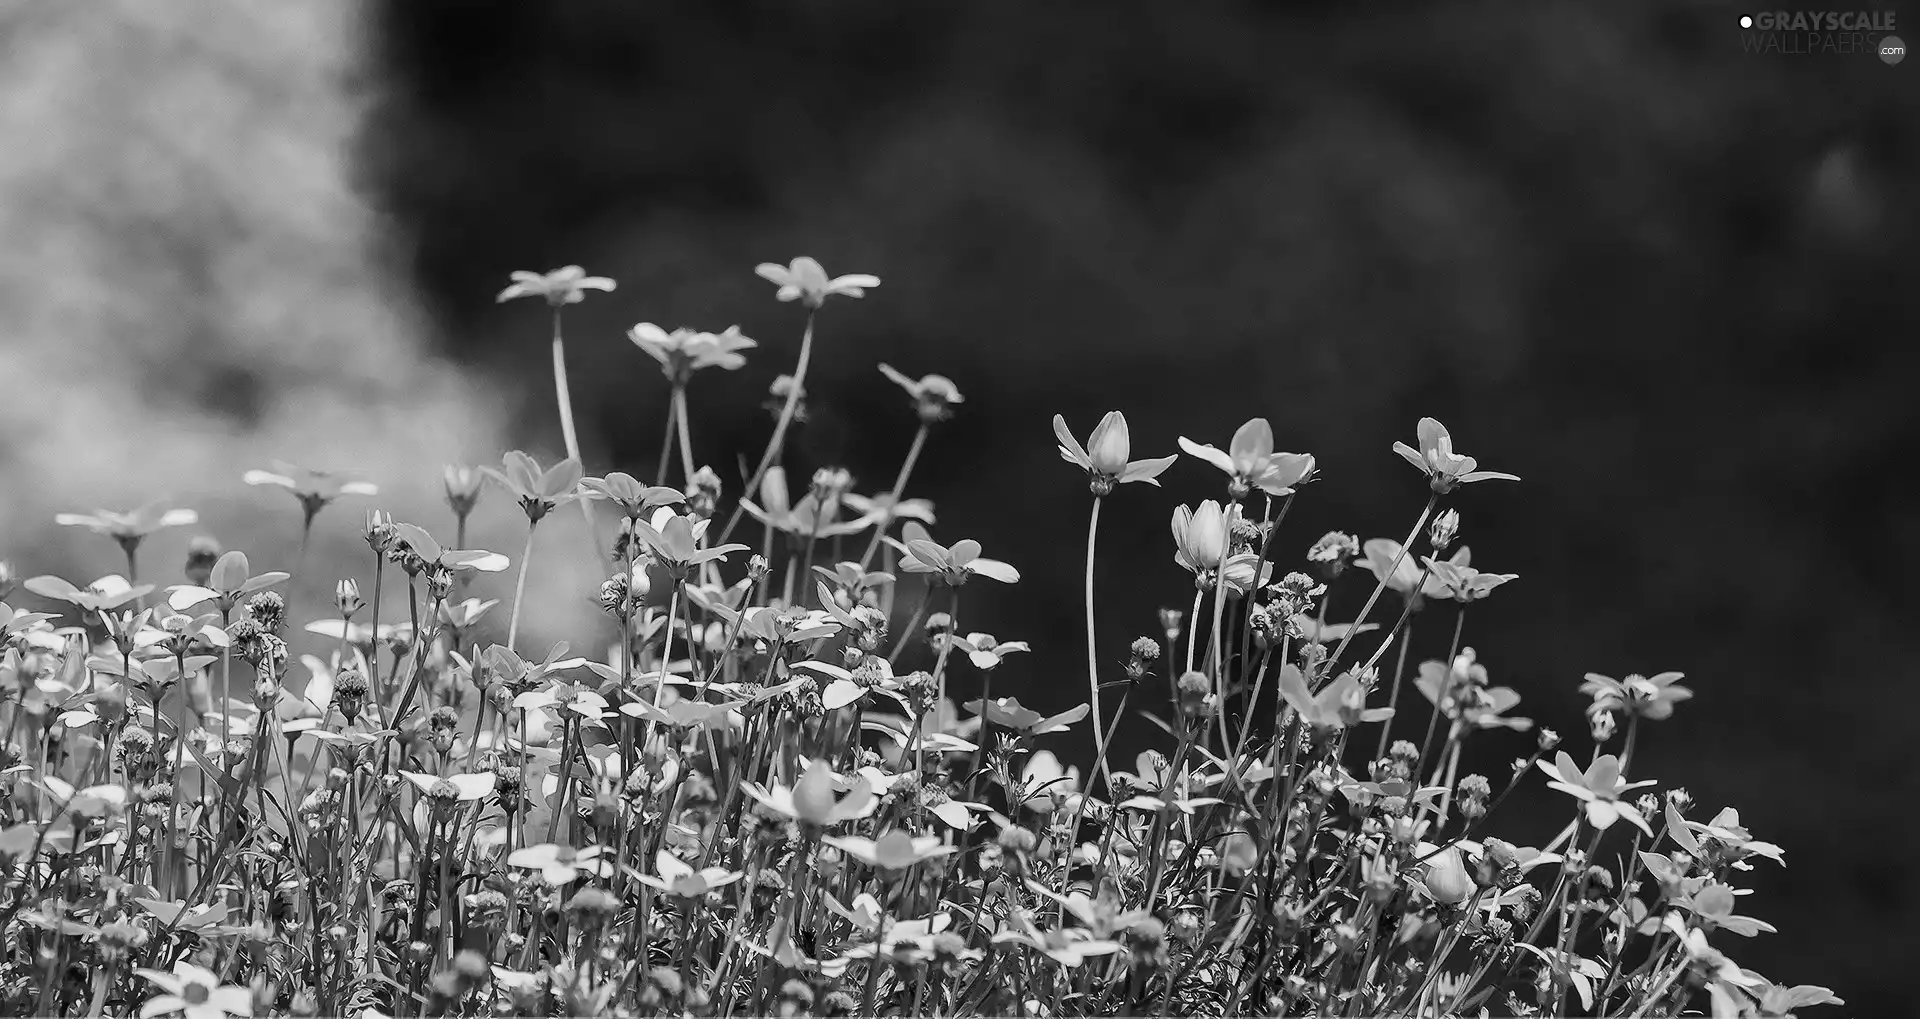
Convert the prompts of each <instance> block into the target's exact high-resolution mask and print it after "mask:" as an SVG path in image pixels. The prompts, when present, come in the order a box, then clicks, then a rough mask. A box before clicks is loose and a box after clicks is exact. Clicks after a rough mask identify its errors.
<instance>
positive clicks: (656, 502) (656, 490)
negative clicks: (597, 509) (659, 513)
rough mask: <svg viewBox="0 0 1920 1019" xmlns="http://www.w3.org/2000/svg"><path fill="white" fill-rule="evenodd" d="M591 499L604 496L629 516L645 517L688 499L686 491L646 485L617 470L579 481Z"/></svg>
mask: <svg viewBox="0 0 1920 1019" xmlns="http://www.w3.org/2000/svg"><path fill="white" fill-rule="evenodd" d="M580 484H581V486H582V487H584V488H585V489H586V495H587V498H589V499H605V500H607V501H608V502H610V503H613V504H614V505H615V506H618V507H620V512H621V513H623V514H625V515H626V517H627V519H628V520H644V519H646V518H647V517H648V516H650V515H652V513H653V511H655V510H657V509H659V508H660V507H662V506H677V505H679V504H681V503H684V502H686V501H687V496H686V493H684V492H682V491H680V490H679V489H677V488H670V487H668V486H665V485H643V484H641V483H640V482H639V480H638V479H636V478H634V476H633V475H631V474H624V473H622V472H620V471H614V472H613V473H612V474H609V475H607V476H606V477H604V478H586V479H584V480H582V481H581V482H580Z"/></svg>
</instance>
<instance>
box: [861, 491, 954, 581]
mask: <svg viewBox="0 0 1920 1019" xmlns="http://www.w3.org/2000/svg"><path fill="white" fill-rule="evenodd" d="M840 501H841V502H843V503H846V505H847V508H848V509H850V510H852V511H853V512H855V513H858V514H860V516H861V517H863V518H865V519H866V520H867V522H869V523H878V522H883V521H884V522H891V521H894V520H918V521H920V522H921V523H923V524H927V525H932V524H933V523H934V519H933V503H932V502H930V501H928V500H926V499H901V498H898V497H897V496H895V495H894V494H893V493H892V492H882V493H880V494H879V495H875V496H865V495H860V494H858V493H855V492H847V493H845V494H843V495H841V496H840ZM887 579H888V580H892V579H893V578H892V577H891V576H888V577H887Z"/></svg>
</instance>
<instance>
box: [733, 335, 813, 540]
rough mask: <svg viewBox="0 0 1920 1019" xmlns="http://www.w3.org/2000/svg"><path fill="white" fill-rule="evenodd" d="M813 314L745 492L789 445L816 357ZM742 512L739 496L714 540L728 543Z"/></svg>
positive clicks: (753, 488)
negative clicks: (777, 417)
mask: <svg viewBox="0 0 1920 1019" xmlns="http://www.w3.org/2000/svg"><path fill="white" fill-rule="evenodd" d="M813 316H814V313H813V311H811V310H809V311H808V312H807V328H806V331H805V332H804V333H802V334H801V335H800V363H799V364H797V365H795V366H794V369H793V387H792V388H791V389H789V390H787V402H786V403H785V404H784V405H782V406H781V408H780V420H779V421H778V422H776V423H775V424H774V426H773V438H771V439H769V440H767V450H766V452H764V453H762V454H760V466H759V467H756V468H754V471H753V476H752V477H751V478H749V479H748V480H747V484H746V486H745V487H744V488H742V489H741V490H740V491H742V492H758V491H759V490H760V479H761V478H764V477H766V476H767V470H768V469H769V468H771V467H772V466H773V463H774V461H775V460H777V459H779V457H780V450H781V447H783V446H785V445H786V441H787V426H788V425H790V424H792V423H793V412H794V409H795V408H796V407H798V406H799V405H800V391H801V388H802V387H803V386H805V385H806V381H807V365H808V363H809V362H811V361H812V360H813ZM743 512H745V510H744V509H743V508H742V507H741V506H740V505H738V502H737V500H736V503H735V505H734V507H733V516H731V517H729V518H728V519H727V526H726V527H725V528H723V529H722V530H721V531H720V537H719V539H718V541H716V542H715V544H722V545H723V544H725V543H726V541H727V537H728V536H729V535H731V534H732V533H733V529H734V527H735V526H737V525H738V524H739V523H740V514H741V513H743Z"/></svg>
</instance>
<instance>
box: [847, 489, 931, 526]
mask: <svg viewBox="0 0 1920 1019" xmlns="http://www.w3.org/2000/svg"><path fill="white" fill-rule="evenodd" d="M840 501H841V502H842V503H845V504H846V507H847V508H848V509H850V510H852V511H854V512H855V513H858V514H860V515H861V516H862V517H864V518H866V520H867V521H868V522H869V523H877V522H880V521H883V520H884V521H893V520H918V521H920V522H921V523H923V524H928V525H931V524H933V523H934V519H933V503H932V502H930V501H928V500H926V499H898V498H895V497H894V495H893V493H891V492H882V493H880V494H879V495H874V496H865V495H859V494H857V493H854V492H844V493H842V494H841V496H840Z"/></svg>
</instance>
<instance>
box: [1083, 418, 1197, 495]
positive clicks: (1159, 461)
mask: <svg viewBox="0 0 1920 1019" xmlns="http://www.w3.org/2000/svg"><path fill="white" fill-rule="evenodd" d="M1053 435H1054V438H1056V439H1059V440H1060V459H1062V460H1065V461H1066V462H1068V463H1070V464H1073V465H1074V466H1076V467H1079V468H1080V469H1081V470H1084V471H1086V472H1087V487H1088V488H1089V489H1091V490H1092V492H1093V494H1094V495H1108V494H1111V493H1112V492H1113V486H1115V485H1121V484H1126V483H1127V482H1130V481H1144V482H1146V483H1147V484H1149V485H1153V486H1155V487H1159V485H1160V480H1159V479H1160V475H1161V474H1162V473H1164V472H1165V471H1166V469H1167V468H1169V467H1171V466H1173V462H1174V461H1175V460H1177V459H1179V458H1178V457H1173V456H1163V457H1157V458H1153V459H1148V460H1129V459H1127V457H1128V456H1130V455H1131V454H1132V453H1133V440H1132V437H1131V435H1129V433H1128V431H1127V418H1126V416H1125V415H1124V414H1121V413H1120V412H1119V411H1117V410H1110V411H1108V412H1107V415H1106V416H1105V417H1103V418H1101V419H1100V423H1099V424H1097V425H1094V426H1093V434H1092V435H1089V436H1087V444H1086V446H1085V447H1084V448H1083V447H1082V446H1081V445H1080V440H1078V439H1076V438H1074V437H1073V430H1072V429H1070V428H1068V427H1067V419H1066V418H1065V417H1064V416H1063V415H1060V414H1055V415H1054V416H1053Z"/></svg>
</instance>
